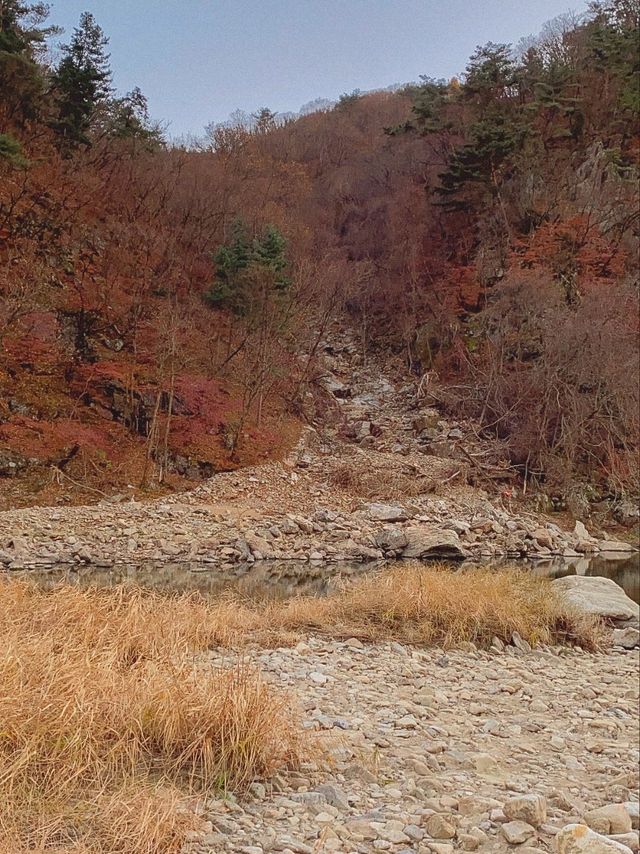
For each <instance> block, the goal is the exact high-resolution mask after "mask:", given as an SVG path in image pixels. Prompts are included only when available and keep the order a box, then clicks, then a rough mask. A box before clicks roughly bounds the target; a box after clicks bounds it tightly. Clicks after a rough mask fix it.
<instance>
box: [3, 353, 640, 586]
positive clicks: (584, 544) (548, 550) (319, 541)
mask: <svg viewBox="0 0 640 854" xmlns="http://www.w3.org/2000/svg"><path fill="white" fill-rule="evenodd" d="M318 382H319V384H320V385H321V386H322V388H323V390H324V391H323V394H324V399H323V404H322V405H323V409H324V413H323V416H322V417H321V418H317V419H316V423H315V425H314V426H313V427H308V428H306V429H305V430H304V431H303V434H302V436H301V438H300V441H299V442H298V445H297V447H296V448H295V449H294V450H293V451H292V452H291V453H290V454H289V456H288V457H287V458H286V459H285V460H283V461H282V462H270V463H267V464H265V465H262V466H257V467H254V468H246V469H243V470H241V471H237V472H227V473H222V474H219V475H216V476H215V477H213V478H211V479H210V480H208V481H206V482H205V483H204V484H203V485H201V486H200V487H198V488H196V489H194V490H193V491H191V492H188V493H183V494H180V495H175V496H172V497H168V498H166V497H165V498H162V499H158V500H155V501H150V502H147V503H141V502H136V501H127V500H124V499H123V500H118V501H117V502H113V501H103V502H100V503H99V504H96V505H93V506H85V507H67V508H31V509H23V510H12V511H6V512H4V513H0V564H2V565H4V566H9V567H11V568H19V567H23V566H47V565H52V564H56V563H71V564H77V563H94V564H99V565H110V564H113V563H125V562H127V563H131V562H136V561H142V560H150V559H151V560H166V559H167V558H179V559H181V560H190V561H198V562H205V563H207V562H211V563H215V564H216V565H217V566H220V567H222V568H224V569H228V568H231V567H233V566H237V565H239V564H247V563H253V562H255V561H260V560H265V559H266V560H290V559H295V560H309V561H343V560H361V561H370V560H377V559H381V558H383V557H408V558H416V557H418V558H419V557H453V558H463V557H467V556H472V557H484V558H487V557H492V556H508V557H523V556H534V557H540V558H542V557H550V556H552V555H559V556H563V557H565V558H567V559H579V558H580V556H581V555H583V554H591V553H597V552H599V551H600V552H603V551H604V552H608V551H615V552H619V551H633V547H632V546H629V545H628V544H626V543H624V542H619V541H618V540H616V539H615V538H613V537H611V536H608V535H606V534H603V533H602V532H598V531H591V532H590V531H589V530H587V528H586V527H585V526H584V525H583V524H582V523H580V522H578V523H577V524H575V526H571V527H569V529H568V530H563V529H562V528H561V527H560V525H559V524H558V523H557V522H555V521H551V520H550V519H549V518H546V517H544V516H542V515H540V514H538V513H535V512H533V511H532V510H531V508H530V507H529V506H528V505H526V504H525V503H524V502H523V501H522V500H520V499H519V498H518V497H517V495H516V494H515V493H516V490H515V489H514V487H513V485H512V479H513V478H512V476H513V472H511V471H510V470H509V469H508V467H507V466H506V464H505V463H504V462H503V461H501V459H500V448H499V447H496V445H495V444H489V443H487V442H484V441H483V440H481V439H479V438H478V437H477V435H476V433H475V431H474V425H473V424H467V423H456V424H452V423H450V422H448V421H447V420H446V419H444V418H443V417H442V416H441V415H440V413H439V412H438V411H437V410H436V409H434V408H433V407H432V406H428V405H426V404H425V401H424V388H422V387H421V386H420V384H418V383H417V382H407V380H406V375H403V374H402V373H401V372H398V374H397V375H394V373H393V370H392V369H389V367H388V364H387V366H386V373H383V370H382V366H381V365H378V364H376V363H375V362H368V363H365V362H364V361H363V359H362V358H361V356H360V354H359V351H358V348H357V347H356V345H355V344H354V342H353V341H352V340H351V338H350V337H349V336H333V337H332V340H331V343H327V344H326V346H325V352H324V373H323V374H322V375H321V376H320V377H319V378H318ZM496 484H498V485H496Z"/></svg>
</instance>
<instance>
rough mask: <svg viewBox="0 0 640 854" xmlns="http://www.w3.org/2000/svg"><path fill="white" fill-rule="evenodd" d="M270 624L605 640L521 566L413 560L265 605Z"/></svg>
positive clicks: (413, 634) (583, 642) (434, 637)
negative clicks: (468, 566) (330, 589)
mask: <svg viewBox="0 0 640 854" xmlns="http://www.w3.org/2000/svg"><path fill="white" fill-rule="evenodd" d="M264 617H265V620H266V624H267V627H268V629H269V630H271V631H274V630H277V631H278V632H280V633H281V632H282V631H298V632H300V631H310V632H316V633H321V634H328V635H331V636H332V637H353V636H356V637H359V638H361V639H362V640H369V641H377V640H391V639H392V640H396V641H400V642H402V643H409V644H421V645H433V644H438V645H442V646H455V645H456V644H460V643H462V642H464V641H472V642H474V643H476V644H478V645H480V646H488V645H489V644H490V643H491V641H492V639H493V638H494V637H498V638H500V640H502V641H504V642H505V643H510V641H511V638H512V636H513V633H514V632H518V633H519V634H520V636H521V637H522V638H524V639H525V640H527V641H528V642H529V643H531V644H532V645H537V644H542V643H571V644H578V645H580V646H583V647H584V648H585V649H588V650H594V649H597V648H599V647H600V646H601V645H602V644H603V641H604V635H603V630H602V628H601V626H600V625H599V624H598V623H597V621H595V620H593V619H592V618H590V617H586V616H584V615H582V614H579V613H577V612H576V611H574V610H573V609H571V608H569V607H568V606H567V605H565V604H564V603H563V602H562V601H560V600H559V599H558V597H557V596H556V595H555V594H554V592H553V590H552V588H551V585H550V583H549V582H548V581H547V580H546V579H541V578H537V577H535V576H533V575H532V574H531V573H530V572H527V571H526V570H500V571H497V570H491V569H486V570H485V569H474V570H470V571H466V572H456V571H454V570H451V569H445V568H439V567H433V568H431V567H429V568H427V567H425V566H424V565H420V564H417V563H412V564H403V565H401V566H397V567H395V568H393V569H390V570H385V571H383V572H380V573H377V574H374V575H369V576H365V577H363V578H362V579H360V580H358V581H356V582H355V583H354V584H351V585H349V586H346V587H345V588H344V589H343V590H341V591H340V592H339V593H338V594H336V595H334V596H331V597H328V598H326V599H314V598H311V597H306V598H298V599H292V600H289V601H287V602H285V603H283V604H276V605H274V606H270V607H269V608H268V609H267V610H266V612H265V614H264Z"/></svg>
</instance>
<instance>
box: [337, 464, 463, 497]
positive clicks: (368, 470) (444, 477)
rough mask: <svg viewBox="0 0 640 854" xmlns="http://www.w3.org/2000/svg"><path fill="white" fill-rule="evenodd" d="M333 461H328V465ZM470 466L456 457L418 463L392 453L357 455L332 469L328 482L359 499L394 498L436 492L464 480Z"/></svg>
mask: <svg viewBox="0 0 640 854" xmlns="http://www.w3.org/2000/svg"><path fill="white" fill-rule="evenodd" d="M329 466H330V463H328V464H327V467H329ZM466 479H467V466H466V465H465V464H464V463H461V462H458V461H456V460H437V461H436V459H435V458H434V457H431V458H430V461H429V463H425V464H422V465H418V464H416V463H413V462H411V461H409V460H403V461H402V462H401V463H398V459H397V456H395V455H393V454H380V453H376V454H375V456H374V455H371V454H368V455H362V454H360V455H358V456H356V457H353V458H351V459H346V460H343V461H341V462H339V463H337V464H336V465H335V466H334V467H333V468H330V470H329V474H328V480H329V483H330V484H331V485H332V486H335V487H337V488H338V489H341V490H344V491H345V492H347V493H349V494H350V495H353V496H355V497H358V498H368V499H372V500H377V501H391V500H394V499H396V500H397V499H398V498H401V497H402V498H412V497H417V496H418V495H428V494H430V493H434V492H437V491H438V489H439V487H440V485H441V484H443V483H446V482H450V481H453V480H456V481H457V482H458V483H459V482H465V481H466Z"/></svg>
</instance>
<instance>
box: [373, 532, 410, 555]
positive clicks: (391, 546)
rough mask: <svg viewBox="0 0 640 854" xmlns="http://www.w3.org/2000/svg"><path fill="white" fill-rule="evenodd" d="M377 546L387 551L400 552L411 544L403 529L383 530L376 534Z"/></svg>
mask: <svg viewBox="0 0 640 854" xmlns="http://www.w3.org/2000/svg"><path fill="white" fill-rule="evenodd" d="M375 541H376V545H377V546H378V547H379V548H381V549H385V551H400V550H401V549H403V548H404V547H405V546H407V545H408V544H409V540H408V539H407V535H406V534H405V532H404V530H403V529H402V528H398V527H393V528H383V529H382V531H378V532H377V533H376V534H375Z"/></svg>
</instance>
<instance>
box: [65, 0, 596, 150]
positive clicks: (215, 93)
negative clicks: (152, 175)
mask: <svg viewBox="0 0 640 854" xmlns="http://www.w3.org/2000/svg"><path fill="white" fill-rule="evenodd" d="M585 5H586V3H585V2H581V0H574V2H573V3H572V2H571V0H51V7H52V8H51V17H50V20H51V22H52V23H57V24H60V25H61V26H63V27H64V28H65V30H66V33H67V35H68V34H69V33H70V32H71V30H72V28H73V26H74V25H75V24H76V23H77V21H78V18H79V16H80V13H81V12H83V11H90V12H93V14H94V15H95V17H96V19H97V21H98V23H99V24H100V25H101V26H102V28H103V29H104V31H105V33H106V34H107V35H108V36H109V38H110V45H109V50H110V53H111V63H112V67H113V71H114V82H115V84H116V86H117V87H118V89H119V90H121V91H125V90H130V89H132V88H133V87H134V86H136V85H137V86H140V88H141V89H142V91H143V92H144V93H145V94H146V96H147V98H148V99H149V106H150V109H151V113H152V115H153V117H154V118H155V119H159V120H162V121H164V122H167V123H168V125H169V133H170V135H172V136H175V135H178V134H184V133H190V132H191V133H195V134H201V133H202V129H203V127H204V125H205V124H207V123H208V122H210V121H224V120H225V119H226V118H227V117H228V116H229V114H230V113H231V112H232V111H233V110H235V109H241V110H245V111H246V112H253V111H255V110H256V109H258V108H259V107H262V106H268V107H270V108H271V109H273V110H275V111H277V112H285V111H289V110H291V111H297V110H298V109H299V108H300V107H301V106H302V104H304V103H306V102H308V101H311V100H313V99H314V98H317V97H323V98H331V99H334V98H337V97H338V96H339V95H340V94H342V93H343V92H350V91H352V90H353V89H356V88H358V89H362V90H367V89H374V88H383V87H386V86H388V85H390V84H393V83H404V82H407V81H410V80H415V79H417V78H418V76H419V75H420V74H428V75H429V76H432V77H446V78H448V77H451V76H453V75H455V74H459V73H460V72H461V71H462V70H463V69H464V66H465V64H466V60H467V58H468V56H469V54H470V53H471V52H472V51H473V50H474V48H475V46H476V45H477V44H484V43H485V42H487V41H496V42H512V43H515V42H517V41H518V40H519V39H520V37H521V36H526V35H529V34H531V33H535V32H538V30H539V29H540V27H541V25H542V24H543V23H544V22H545V21H547V20H548V19H550V18H553V17H555V16H556V15H558V14H561V13H562V12H566V11H568V10H569V9H570V8H573V9H574V10H575V9H577V10H578V11H582V10H583V9H584V7H585ZM62 40H63V41H64V40H65V37H64V36H63V37H62Z"/></svg>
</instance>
